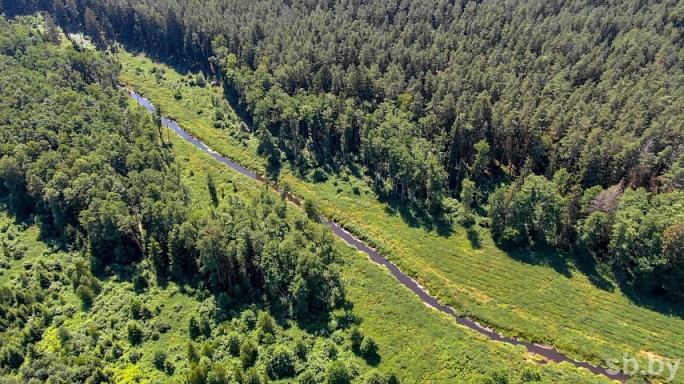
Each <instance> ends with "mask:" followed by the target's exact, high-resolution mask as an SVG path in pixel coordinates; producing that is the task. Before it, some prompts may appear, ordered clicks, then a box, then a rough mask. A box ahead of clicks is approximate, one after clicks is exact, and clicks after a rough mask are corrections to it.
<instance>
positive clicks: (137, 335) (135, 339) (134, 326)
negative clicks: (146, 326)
mask: <svg viewBox="0 0 684 384" xmlns="http://www.w3.org/2000/svg"><path fill="white" fill-rule="evenodd" d="M126 332H127V334H128V342H130V343H131V344H132V345H137V344H140V343H141V342H142V340H143V334H144V332H143V328H142V326H141V325H140V323H138V322H137V321H135V320H131V321H129V322H128V324H127V325H126Z"/></svg>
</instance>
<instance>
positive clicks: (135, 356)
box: [128, 350, 143, 364]
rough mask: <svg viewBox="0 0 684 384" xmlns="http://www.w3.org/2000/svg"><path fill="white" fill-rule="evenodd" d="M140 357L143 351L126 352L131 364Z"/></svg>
mask: <svg viewBox="0 0 684 384" xmlns="http://www.w3.org/2000/svg"><path fill="white" fill-rule="evenodd" d="M142 357H143V353H142V352H140V351H138V350H135V351H131V352H130V353H129V354H128V360H129V361H130V362H131V363H132V364H135V363H137V362H138V361H140V359H142Z"/></svg>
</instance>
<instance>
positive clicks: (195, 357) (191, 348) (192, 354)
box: [188, 341, 200, 363]
mask: <svg viewBox="0 0 684 384" xmlns="http://www.w3.org/2000/svg"><path fill="white" fill-rule="evenodd" d="M188 360H190V362H191V363H198V362H199V361H200V354H199V352H198V351H197V347H195V343H193V342H192V341H189V342H188Z"/></svg>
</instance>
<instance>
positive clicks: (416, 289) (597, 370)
mask: <svg viewBox="0 0 684 384" xmlns="http://www.w3.org/2000/svg"><path fill="white" fill-rule="evenodd" d="M126 91H127V92H128V94H129V95H130V96H131V97H132V98H133V99H135V101H137V102H138V104H140V105H142V106H143V107H145V108H146V109H147V110H148V111H150V112H154V105H153V104H152V103H151V102H150V101H149V100H147V99H146V98H144V97H142V96H140V95H139V94H137V93H135V92H134V91H131V90H128V89H127V90H126ZM162 124H164V125H165V126H166V127H169V128H171V129H172V130H173V131H174V132H176V133H177V134H178V136H180V137H181V138H182V139H183V140H185V141H187V142H188V143H190V144H192V145H194V146H195V147H197V148H199V149H200V150H201V151H202V152H205V153H207V154H209V155H210V156H211V157H213V158H214V159H216V160H217V161H219V162H221V163H223V164H225V165H226V166H228V167H230V168H231V169H233V170H235V171H236V172H238V173H240V174H242V175H244V176H246V177H249V178H250V179H253V180H256V181H259V182H264V178H263V177H261V176H260V175H258V174H256V173H254V172H253V171H250V170H249V169H247V168H244V167H242V166H241V165H239V164H237V163H235V162H233V161H231V160H229V159H227V158H225V157H223V156H221V155H219V154H218V153H217V152H215V151H213V150H212V149H211V148H209V147H208V146H207V145H206V144H204V143H203V142H201V141H199V140H197V139H196V138H194V137H192V136H191V135H190V134H188V133H187V132H185V131H184V130H183V129H182V128H181V127H180V126H179V125H178V123H176V122H175V121H173V120H169V119H167V118H164V117H162ZM276 188H277V187H276ZM287 199H288V200H289V201H291V202H292V203H294V204H296V205H297V206H301V201H300V200H299V199H297V197H295V196H294V195H292V194H289V193H288V194H287ZM320 221H321V223H322V224H324V225H326V226H327V227H329V228H330V229H331V230H332V231H333V233H334V234H335V235H337V237H339V238H341V239H342V240H344V241H345V242H347V243H348V244H350V245H351V246H353V247H354V248H356V249H357V250H359V251H361V252H363V253H365V254H367V255H368V257H369V258H370V259H371V260H372V261H373V262H375V263H377V264H380V265H382V266H385V267H386V268H387V269H388V270H389V272H390V273H391V274H392V276H394V277H395V278H396V279H397V280H398V281H399V283H401V284H402V285H404V286H405V287H407V288H408V289H410V290H411V291H412V292H413V293H415V294H416V295H418V297H420V299H421V300H422V301H423V303H425V304H426V305H429V306H430V307H432V308H434V309H436V310H438V311H440V312H442V313H445V314H447V315H449V316H451V317H453V318H454V319H455V320H456V322H457V323H458V324H460V325H463V326H465V327H467V328H470V329H471V330H473V331H475V332H477V333H480V334H482V335H485V336H487V337H488V338H489V339H490V340H494V341H499V342H502V343H507V344H512V345H521V346H523V347H525V348H526V349H527V350H528V351H529V352H530V353H533V354H535V355H539V356H541V357H543V358H544V359H546V360H547V361H553V362H556V363H560V362H567V363H570V364H572V365H574V366H576V367H578V368H586V369H588V370H589V371H591V372H592V373H594V374H597V375H604V376H606V377H608V378H610V379H612V380H618V381H621V382H625V381H627V380H628V379H629V376H628V375H626V374H623V373H619V374H614V373H611V372H608V370H607V369H606V368H603V367H598V366H595V365H592V364H589V363H587V362H581V361H576V360H573V359H571V358H569V357H568V356H565V355H563V354H561V353H560V352H558V351H557V350H555V349H553V348H551V347H548V346H545V345H540V344H536V343H530V342H527V341H523V340H519V339H515V338H511V337H505V336H502V335H500V334H499V333H497V332H496V331H494V330H491V329H489V328H486V327H483V326H482V325H480V324H479V323H477V322H476V321H474V320H472V319H469V318H466V317H462V316H459V315H458V314H457V313H456V311H454V309H453V308H451V307H447V306H444V305H442V304H440V302H439V300H437V298H436V297H434V296H430V294H429V293H428V292H427V291H426V290H425V289H424V288H423V287H421V286H420V284H418V282H416V281H415V280H414V279H413V278H411V277H409V276H408V275H406V274H405V273H403V272H402V271H401V270H400V269H399V267H397V266H396V265H395V264H394V263H392V262H391V261H389V260H387V259H386V258H384V257H383V256H381V255H380V254H379V253H378V252H376V251H375V250H374V249H372V248H371V247H369V246H368V245H366V244H365V243H363V242H362V241H361V240H359V239H357V238H356V237H354V236H353V235H351V234H350V233H349V232H347V231H346V230H344V229H343V228H342V227H341V226H340V225H338V224H337V223H334V222H332V221H329V220H327V219H326V218H325V217H322V216H321V218H320Z"/></svg>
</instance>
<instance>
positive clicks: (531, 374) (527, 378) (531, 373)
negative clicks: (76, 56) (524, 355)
mask: <svg viewBox="0 0 684 384" xmlns="http://www.w3.org/2000/svg"><path fill="white" fill-rule="evenodd" d="M520 381H521V382H523V383H529V382H534V381H541V376H540V375H539V371H537V370H536V369H534V368H532V367H525V368H523V370H522V374H521V375H520Z"/></svg>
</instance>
